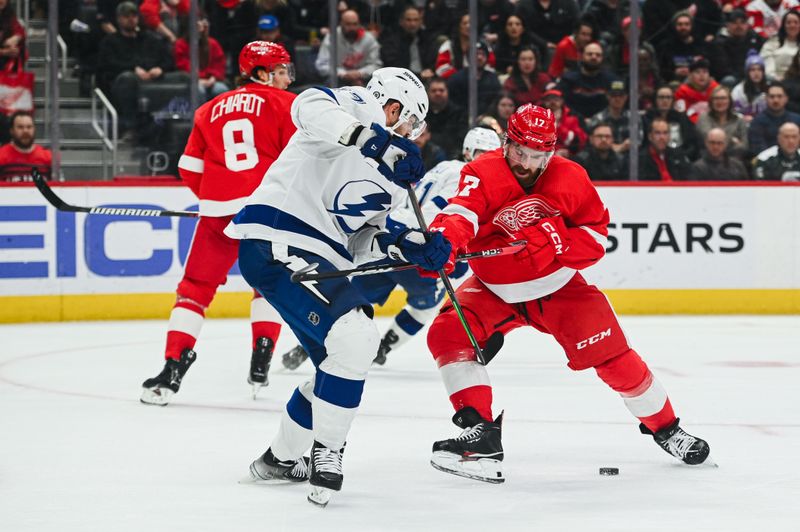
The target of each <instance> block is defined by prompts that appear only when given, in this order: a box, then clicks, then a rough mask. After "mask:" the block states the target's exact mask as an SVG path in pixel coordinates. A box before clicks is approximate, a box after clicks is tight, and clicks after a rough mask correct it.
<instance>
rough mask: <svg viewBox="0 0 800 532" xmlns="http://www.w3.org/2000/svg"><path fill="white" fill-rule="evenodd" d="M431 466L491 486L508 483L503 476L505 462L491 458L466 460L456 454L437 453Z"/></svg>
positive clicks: (432, 459)
mask: <svg viewBox="0 0 800 532" xmlns="http://www.w3.org/2000/svg"><path fill="white" fill-rule="evenodd" d="M431 465H432V466H433V467H434V469H438V470H439V471H443V472H444V473H450V474H451V475H457V476H459V477H464V478H471V479H472V480H480V481H481V482H488V483H490V484H502V483H503V482H505V481H506V479H505V477H504V476H503V462H501V461H500V460H492V459H491V458H482V459H480V460H464V459H463V458H461V457H460V456H458V455H456V454H453V453H448V452H445V451H437V452H435V453H433V456H432V457H431Z"/></svg>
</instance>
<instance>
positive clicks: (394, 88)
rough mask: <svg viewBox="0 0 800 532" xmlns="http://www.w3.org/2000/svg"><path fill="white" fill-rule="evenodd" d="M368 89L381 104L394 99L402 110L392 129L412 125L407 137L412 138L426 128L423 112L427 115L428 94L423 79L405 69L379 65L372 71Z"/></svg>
mask: <svg viewBox="0 0 800 532" xmlns="http://www.w3.org/2000/svg"><path fill="white" fill-rule="evenodd" d="M367 90H368V91H369V92H371V93H372V95H373V96H374V97H375V99H376V100H378V103H380V104H381V106H384V105H386V102H387V101H389V100H397V101H398V102H400V105H402V106H403V109H402V110H401V111H400V120H398V121H397V124H395V125H394V126H392V127H391V129H392V131H394V130H395V129H397V128H398V127H399V126H400V125H401V124H403V123H407V124H408V125H409V126H410V127H411V134H410V136H409V138H411V140H414V139H415V138H417V137H419V136H420V135H421V134H422V132H423V131H425V115H427V114H428V93H427V91H426V90H425V87H424V86H423V85H422V82H421V81H420V80H419V78H418V77H417V76H415V75H414V73H413V72H411V71H410V70H408V69H407V68H397V67H386V68H379V69H378V70H376V71H375V72H373V73H372V79H370V80H369V83H367Z"/></svg>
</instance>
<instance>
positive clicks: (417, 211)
mask: <svg viewBox="0 0 800 532" xmlns="http://www.w3.org/2000/svg"><path fill="white" fill-rule="evenodd" d="M406 191H407V192H408V200H409V202H410V203H411V207H412V208H413V209H414V215H415V216H416V217H417V223H418V224H419V228H420V230H422V231H423V232H424V233H425V235H426V238H427V236H428V224H427V223H425V217H424V216H423V215H422V208H421V207H420V206H419V200H418V199H417V193H416V192H415V191H414V187H413V186H411V185H408V186H407V187H406ZM439 279H441V280H442V284H444V289H445V290H446V291H447V297H449V298H450V303H451V304H452V305H453V309H454V310H455V311H456V314H457V315H458V319H459V320H460V321H461V326H462V327H464V332H466V333H467V336H468V337H469V341H470V343H471V344H472V347H473V349H475V356H476V357H477V359H478V362H480V363H481V365H482V366H485V365H486V359H485V358H484V357H483V351H481V346H480V345H478V340H477V339H475V335H474V334H472V329H471V328H470V326H469V323H467V317H466V316H465V315H464V310H463V309H462V308H461V305H460V304H459V303H458V299H456V291H455V290H454V289H453V285H452V283H451V282H450V278H449V277H448V276H447V273H445V271H444V268H442V269H441V270H439Z"/></svg>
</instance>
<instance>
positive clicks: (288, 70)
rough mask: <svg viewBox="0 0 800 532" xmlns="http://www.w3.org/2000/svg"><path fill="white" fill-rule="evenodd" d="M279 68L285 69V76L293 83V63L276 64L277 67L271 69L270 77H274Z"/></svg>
mask: <svg viewBox="0 0 800 532" xmlns="http://www.w3.org/2000/svg"><path fill="white" fill-rule="evenodd" d="M279 68H285V69H286V75H287V76H289V80H290V81H292V82H294V80H295V77H294V73H295V72H294V63H279V64H277V65H275V66H273V67H272V72H271V73H270V75H272V76H274V75H275V73H276V70H277V69H279Z"/></svg>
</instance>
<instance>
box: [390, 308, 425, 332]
mask: <svg viewBox="0 0 800 532" xmlns="http://www.w3.org/2000/svg"><path fill="white" fill-rule="evenodd" d="M394 321H396V322H397V326H398V327H400V328H401V329H403V331H405V332H406V333H408V334H410V335H412V336H413V335H415V334H417V333H418V332H419V331H420V329H422V327H423V324H422V323H420V322H418V321H417V320H415V319H414V318H412V317H411V314H409V313H408V311H406V310H402V311H401V312H400V314H398V315H397V317H396V318H395V319H394Z"/></svg>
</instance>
